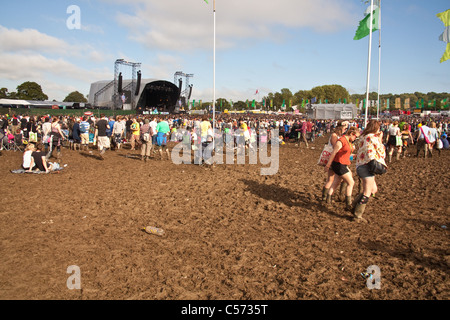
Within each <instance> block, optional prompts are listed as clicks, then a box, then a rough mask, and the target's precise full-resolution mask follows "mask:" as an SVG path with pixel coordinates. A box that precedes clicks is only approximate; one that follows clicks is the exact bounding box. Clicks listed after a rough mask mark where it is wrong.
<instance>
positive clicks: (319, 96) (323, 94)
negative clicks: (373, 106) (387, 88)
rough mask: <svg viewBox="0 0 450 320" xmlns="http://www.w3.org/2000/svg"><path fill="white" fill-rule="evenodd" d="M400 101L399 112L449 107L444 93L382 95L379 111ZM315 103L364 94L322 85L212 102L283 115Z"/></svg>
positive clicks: (449, 99) (348, 99)
mask: <svg viewBox="0 0 450 320" xmlns="http://www.w3.org/2000/svg"><path fill="white" fill-rule="evenodd" d="M398 98H400V101H401V109H405V101H407V99H409V106H410V108H412V109H414V108H415V107H416V104H417V102H419V105H420V107H421V108H422V109H424V110H440V109H444V108H448V106H449V105H450V94H449V93H448V92H443V93H436V92H428V93H421V92H414V93H403V94H392V93H389V94H382V95H380V100H381V103H380V106H381V111H384V110H386V108H387V101H389V109H390V110H392V109H394V108H395V100H396V99H398ZM313 99H315V101H316V103H330V104H337V103H357V102H361V101H363V100H364V99H366V94H350V93H349V92H348V91H347V89H345V88H344V87H342V86H340V85H336V84H334V85H324V86H318V87H314V88H312V89H311V90H300V91H298V92H296V93H295V94H293V93H292V92H291V90H290V89H287V88H284V89H281V91H280V92H275V93H272V92H271V93H269V94H268V95H267V96H264V97H263V98H262V100H261V101H253V100H252V101H249V100H247V101H245V102H244V101H238V102H236V103H235V102H233V101H231V100H227V99H225V98H219V99H217V101H216V110H221V111H223V110H225V109H228V110H252V109H264V110H278V109H281V108H282V107H283V106H285V107H286V110H287V111H291V110H290V109H291V108H290V107H291V106H297V107H298V109H299V110H300V112H304V111H305V110H304V109H305V104H306V103H308V102H311V101H312V100H313ZM369 100H371V101H377V100H378V93H377V92H370V93H369ZM209 105H210V103H202V104H201V105H197V106H195V108H194V109H205V108H206V107H208V106H209Z"/></svg>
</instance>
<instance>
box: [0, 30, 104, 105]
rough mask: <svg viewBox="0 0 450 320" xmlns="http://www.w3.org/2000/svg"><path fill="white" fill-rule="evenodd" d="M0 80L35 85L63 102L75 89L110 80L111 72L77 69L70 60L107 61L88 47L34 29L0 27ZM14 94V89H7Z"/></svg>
mask: <svg viewBox="0 0 450 320" xmlns="http://www.w3.org/2000/svg"><path fill="white" fill-rule="evenodd" d="M0 43H1V44H2V45H1V46H0V78H1V79H3V80H4V81H5V82H7V83H14V84H20V83H22V82H24V81H35V82H37V83H39V84H41V85H42V86H43V89H44V85H43V84H45V88H47V89H48V91H45V90H44V92H45V93H46V94H47V95H49V97H50V96H53V97H55V98H56V97H57V98H56V99H63V98H64V97H65V96H66V95H67V94H68V93H69V92H70V91H64V90H71V91H74V90H79V91H81V90H83V89H80V88H79V89H76V88H75V86H74V85H73V84H77V85H78V86H80V87H81V86H83V87H85V86H88V84H89V83H92V82H95V81H98V80H103V79H109V78H111V71H110V70H109V69H104V68H93V69H92V68H80V67H79V66H78V65H77V64H75V63H74V62H71V60H72V59H77V60H79V59H81V60H82V61H84V63H91V62H94V63H99V62H103V61H105V59H109V58H110V55H108V54H104V53H102V52H100V51H98V50H96V49H94V47H93V46H91V45H89V44H84V45H80V44H68V43H67V42H65V41H64V40H61V39H58V38H55V37H52V36H50V35H47V34H44V33H41V32H39V31H38V30H35V29H23V30H16V29H8V28H6V27H3V26H0ZM50 79H51V80H50ZM10 91H15V88H10Z"/></svg>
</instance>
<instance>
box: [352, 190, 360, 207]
mask: <svg viewBox="0 0 450 320" xmlns="http://www.w3.org/2000/svg"><path fill="white" fill-rule="evenodd" d="M362 197H363V194H362V193H360V194H358V195H357V196H356V197H355V199H354V200H353V202H352V208H355V207H356V205H357V204H358V203H359V202H360V201H361V199H362Z"/></svg>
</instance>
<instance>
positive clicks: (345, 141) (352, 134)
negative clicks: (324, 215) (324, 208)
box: [325, 127, 359, 210]
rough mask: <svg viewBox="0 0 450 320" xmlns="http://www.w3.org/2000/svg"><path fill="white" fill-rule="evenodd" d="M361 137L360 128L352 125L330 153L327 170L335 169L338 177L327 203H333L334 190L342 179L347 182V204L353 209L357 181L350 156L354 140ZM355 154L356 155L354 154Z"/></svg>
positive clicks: (329, 191) (329, 193) (332, 186)
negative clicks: (353, 193)
mask: <svg viewBox="0 0 450 320" xmlns="http://www.w3.org/2000/svg"><path fill="white" fill-rule="evenodd" d="M358 137H359V130H358V129H357V128H356V127H351V128H350V129H348V131H347V133H345V134H344V135H343V136H342V137H341V138H340V139H339V140H338V141H337V142H336V145H335V146H334V149H333V152H332V153H331V155H330V159H329V160H328V163H327V165H326V166H325V171H326V172H328V170H330V169H331V170H333V172H334V173H335V174H336V177H335V178H334V180H333V184H332V185H331V187H330V189H329V190H328V194H327V198H326V203H327V204H331V197H332V195H333V192H334V190H336V188H337V187H338V186H339V184H340V183H341V181H343V182H345V183H346V184H347V189H346V191H345V204H346V208H347V210H351V209H352V192H353V186H354V185H355V181H354V180H353V175H352V172H351V171H350V168H349V167H348V166H349V165H350V163H351V162H350V157H351V156H352V155H353V150H354V147H353V142H354V141H355V140H356V138H358ZM353 156H354V155H353Z"/></svg>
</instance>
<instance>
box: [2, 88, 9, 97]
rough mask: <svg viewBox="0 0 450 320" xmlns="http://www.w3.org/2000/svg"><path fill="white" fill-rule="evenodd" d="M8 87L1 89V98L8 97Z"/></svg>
mask: <svg viewBox="0 0 450 320" xmlns="http://www.w3.org/2000/svg"><path fill="white" fill-rule="evenodd" d="M8 96H9V94H8V89H7V88H1V89H0V99H6V98H8Z"/></svg>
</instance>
